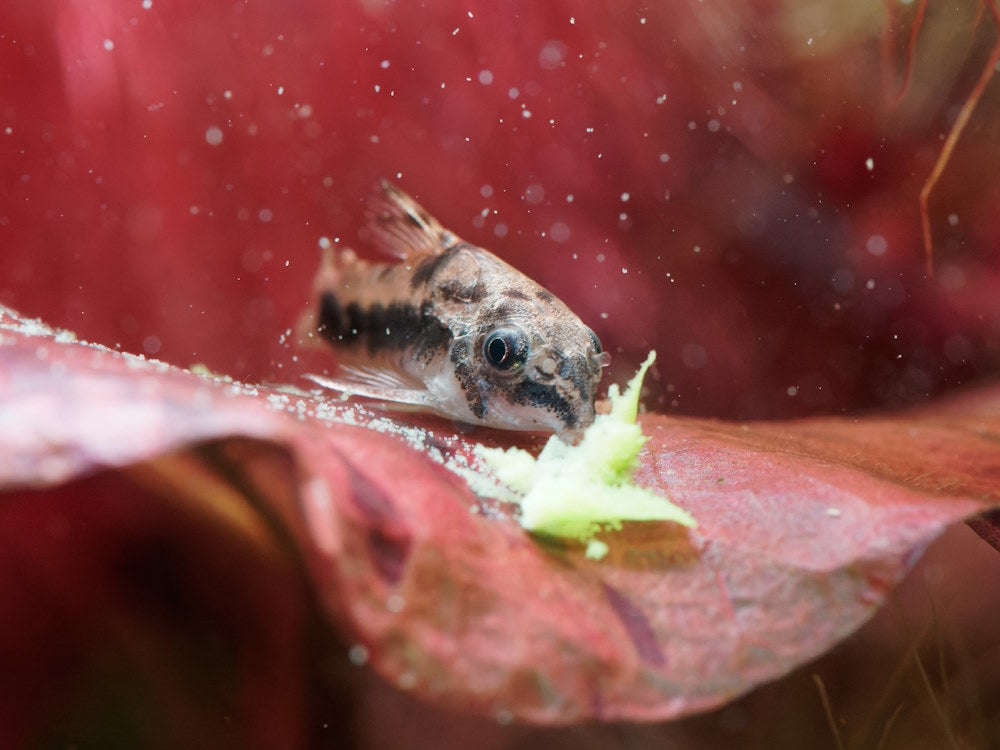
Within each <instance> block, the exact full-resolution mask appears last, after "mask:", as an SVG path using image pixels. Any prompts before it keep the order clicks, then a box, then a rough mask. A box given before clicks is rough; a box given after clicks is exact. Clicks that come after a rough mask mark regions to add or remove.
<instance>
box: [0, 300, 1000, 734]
mask: <svg viewBox="0 0 1000 750" xmlns="http://www.w3.org/2000/svg"><path fill="white" fill-rule="evenodd" d="M0 362H2V363H3V370H2V372H3V381H2V384H0V409H2V410H0V413H2V414H3V418H2V421H0V425H2V430H0V447H2V451H0V455H2V459H0V482H2V486H3V487H5V488H7V489H8V491H9V490H10V489H12V488H16V487H18V486H21V487H24V486H35V487H38V486H58V485H61V484H64V483H66V482H68V481H70V480H73V479H74V478H76V477H79V476H81V475H83V474H87V473H92V472H94V471H95V470H99V469H121V470H128V469H129V467H133V466H134V465H136V464H138V465H140V466H141V465H144V464H146V463H148V462H150V461H153V466H156V463H155V459H157V458H158V457H161V456H164V455H165V454H169V453H174V452H176V451H177V450H178V449H180V448H184V447H187V448H194V447H195V446H196V445H199V444H206V443H209V442H211V441H219V440H223V441H226V442H223V443H221V444H219V445H221V446H222V450H223V452H224V453H227V454H228V455H229V463H228V465H229V466H230V470H231V471H232V470H236V471H238V472H240V473H241V476H242V477H243V480H241V483H242V484H243V485H244V486H250V487H256V490H255V491H254V492H250V493H248V496H256V497H258V502H260V503H261V504H262V505H263V506H264V507H265V508H267V509H269V511H271V512H273V513H275V514H276V518H280V522H278V526H279V527H280V528H281V529H283V530H285V532H287V533H290V534H291V538H292V539H293V540H294V543H293V544H294V546H295V547H296V548H297V549H299V550H300V552H301V554H302V555H303V556H304V558H305V560H306V563H307V567H308V569H309V575H310V578H311V580H312V582H313V583H312V585H313V586H315V588H316V591H317V594H318V596H319V598H320V600H321V601H322V603H323V605H324V607H325V610H326V612H327V613H328V615H329V616H330V617H331V618H332V620H333V622H334V623H335V625H336V627H337V628H338V629H339V631H340V632H341V633H342V635H343V636H344V637H345V638H346V639H347V641H348V642H349V643H354V644H356V645H355V649H357V648H358V647H362V648H363V649H364V651H363V653H366V654H367V657H368V658H369V659H370V660H371V662H372V664H373V665H374V666H375V668H376V669H377V670H378V671H379V672H381V673H382V674H383V675H385V676H386V677H387V678H388V679H389V680H390V681H391V682H393V683H395V684H397V685H399V686H401V687H403V688H404V689H406V690H409V691H413V692H414V693H415V694H417V695H419V696H422V697H424V698H426V699H431V700H433V701H436V702H439V703H442V704H444V705H447V706H450V707H452V708H460V709H464V710H470V711H473V712H476V713H487V714H499V715H501V716H504V715H509V716H511V717H516V718H518V719H524V720H530V721H535V722H547V723H561V722H568V721H575V720H580V719H587V718H602V719H608V718H628V719H656V718H668V717H675V716H680V715H684V714H688V713H692V712H695V711H700V710H705V709H708V708H710V707H713V706H716V705H719V704H720V703H722V702H724V701H726V700H727V699H729V698H731V697H733V696H735V695H737V694H740V693H742V692H745V691H746V690H748V689H749V688H751V687H753V686H754V685H757V684H759V683H760V682H763V681H766V680H770V679H773V678H775V677H777V676H779V675H781V674H783V673H785V672H787V671H788V670H790V669H792V668H793V667H795V666H796V665H798V664H800V663H802V662H804V661H806V660H808V659H811V658H813V657H814V656H816V655H818V654H820V653H822V652H823V651H825V650H827V649H829V648H830V647H831V646H832V645H834V644H835V643H837V642H838V641H839V640H841V639H842V638H844V637H845V636H846V635H847V634H849V633H850V632H852V631H853V630H854V629H856V628H857V627H858V626H859V625H860V624H861V623H862V622H864V621H865V620H866V619H867V618H868V617H869V616H870V615H871V614H872V613H873V612H874V610H875V609H876V608H877V607H878V606H879V605H880V603H881V602H882V601H883V600H884V599H885V597H886V595H887V593H888V592H889V590H890V589H891V587H892V586H893V585H894V584H895V583H897V582H898V581H899V580H900V578H901V577H902V576H903V575H904V574H905V573H906V572H907V570H908V569H909V568H910V567H911V566H912V564H913V563H914V561H915V560H916V559H917V558H918V557H919V555H920V553H921V551H922V550H923V549H924V547H925V546H926V545H927V544H928V543H929V542H930V541H931V540H932V539H934V538H935V537H936V536H937V535H938V534H940V533H941V532H942V530H943V529H944V528H945V527H946V526H947V525H949V524H952V523H955V522H956V521H959V520H961V519H963V518H966V517H968V516H970V515H973V514H976V513H979V512H981V511H982V510H984V509H986V508H989V507H991V506H992V505H995V504H997V503H998V501H1000V493H998V490H997V476H998V475H1000V452H998V451H997V450H996V444H995V441H996V439H997V437H998V434H1000V393H998V392H996V391H992V392H984V393H981V394H979V395H978V396H977V397H976V398H975V400H974V408H968V407H962V406H952V407H948V406H944V407H941V408H937V409H933V410H926V411H924V412H920V413H915V414H910V415H903V416H900V417H896V418H871V419H854V420H846V419H816V420H809V421H803V422H798V423H749V424H732V423H721V422H714V421H704V420H694V419H685V418H665V417H659V416H649V417H646V418H644V420H643V425H644V429H645V430H646V431H647V432H648V433H649V434H650V435H651V439H650V442H649V444H648V446H647V448H646V449H644V453H643V461H642V468H641V470H640V472H639V481H640V482H642V483H645V484H649V485H651V486H655V487H657V488H659V489H660V490H661V491H663V492H665V493H668V494H669V495H670V496H671V497H672V498H673V499H674V500H675V501H676V502H678V503H679V504H680V505H682V506H683V507H685V508H686V509H688V510H689V511H690V512H691V513H693V514H694V516H695V517H696V518H697V520H698V523H699V526H698V529H697V530H696V531H692V532H688V531H686V530H683V529H680V528H678V527H674V526H671V525H669V524H633V525H629V526H627V527H626V528H625V530H623V531H622V532H620V533H611V534H608V535H607V536H606V540H607V541H608V542H609V543H610V545H611V553H610V554H609V556H608V557H607V558H606V559H605V560H602V561H600V562H594V561H589V560H586V559H585V558H584V556H583V550H582V548H581V547H579V546H575V545H559V544H553V543H544V542H541V541H539V540H536V539H533V538H532V537H530V536H529V535H527V534H526V533H525V532H524V531H523V530H522V529H521V528H520V527H519V526H518V525H517V523H516V521H515V520H514V519H513V518H511V516H510V514H509V512H507V511H506V510H504V509H503V508H497V507H496V506H495V504H491V503H485V502H483V501H481V500H479V499H477V498H476V497H475V496H474V495H472V494H471V493H470V491H469V490H468V489H467V487H466V486H465V485H464V483H463V482H462V481H461V480H460V479H458V478H457V477H456V476H454V475H453V474H451V473H449V472H448V471H446V470H445V469H444V468H442V467H441V466H440V465H437V464H436V463H435V462H433V461H432V460H430V459H429V457H428V455H426V452H427V451H431V450H436V451H437V452H438V453H440V452H442V451H444V452H446V453H447V454H448V455H449V456H450V460H451V461H452V462H455V461H456V459H457V457H460V456H462V455H466V456H467V455H468V451H469V446H468V444H467V443H466V442H465V440H464V439H463V438H461V437H459V436H457V435H449V434H448V433H447V432H446V431H443V430H442V429H441V425H440V424H439V425H437V426H436V429H435V430H434V431H421V430H410V431H409V434H410V435H411V436H416V438H415V439H416V441H417V442H420V441H423V443H424V446H425V450H424V451H419V450H414V449H413V448H412V447H410V446H407V445H405V444H404V443H403V441H402V440H401V439H400V437H399V436H394V435H385V434H380V432H379V431H378V430H377V429H374V427H375V426H379V427H380V428H381V429H382V430H385V429H387V428H389V426H391V424H392V423H391V422H390V421H389V420H387V419H385V418H377V419H373V420H372V422H371V424H370V425H369V427H367V428H366V427H361V426H355V425H348V424H344V423H343V421H342V420H344V419H345V418H347V414H348V413H349V411H350V409H349V408H348V407H345V406H341V407H338V408H331V407H329V405H327V404H324V403H323V402H322V401H316V400H315V399H313V398H312V397H309V396H307V395H305V394H299V395H292V394H290V393H288V392H283V391H280V390H274V389H267V388H259V387H254V388H248V387H241V386H237V385H234V384H226V383H224V382H218V381H213V380H211V379H208V378H205V377H201V376H197V375H193V374H191V373H187V372H183V371H179V370H177V369H174V368H166V367H164V366H162V365H159V364H156V363H151V362H146V361H142V360H139V359H137V358H133V357H129V356H125V355H121V354H119V353H116V352H112V351H109V350H106V349H102V348H100V347H96V346H93V345H87V344H81V343H77V342H73V341H71V340H68V337H66V336H65V335H64V336H61V337H60V336H55V337H53V336H51V335H49V334H47V333H46V332H45V331H44V330H42V329H40V328H39V327H38V326H33V325H31V324H26V323H24V322H23V321H19V320H18V319H17V318H16V317H13V316H12V314H11V313H9V312H8V313H6V314H5V317H4V318H3V336H2V346H0ZM285 402H289V403H285ZM397 432H398V433H399V435H403V434H404V433H406V432H407V431H406V430H404V429H403V428H402V427H400V428H398V430H397ZM237 438H240V439H244V438H252V439H255V440H262V441H267V442H269V443H274V444H276V445H277V446H279V447H282V448H284V449H285V450H287V451H288V452H289V453H290V456H291V459H292V462H293V465H294V466H295V467H296V468H295V470H294V471H292V472H291V474H288V473H287V472H286V473H285V474H284V475H283V476H284V477H285V478H284V480H283V481H284V485H283V486H284V489H281V487H282V485H281V483H280V482H279V483H277V486H271V487H269V483H271V484H274V477H273V476H272V477H271V479H270V480H269V479H268V478H267V477H268V476H269V472H268V471H266V470H265V469H266V465H262V464H261V463H260V460H259V455H258V454H259V451H246V450H242V451H241V449H240V448H239V443H238V442H233V441H234V440H235V439H237ZM431 443H433V447H432V446H431ZM227 446H228V447H227ZM217 465H222V463H217ZM137 475H141V472H139V473H138V474H137V473H136V471H135V470H133V471H132V476H133V477H134V476H137ZM164 476H166V477H170V476H171V472H170V471H169V470H167V471H165V472H164ZM181 476H191V470H190V467H185V468H183V471H181ZM289 477H294V479H290V478H289ZM289 483H291V486H289ZM161 484H162V485H163V491H164V492H165V493H166V494H167V495H169V494H171V488H170V486H169V483H168V482H162V483H161ZM174 494H178V493H177V492H176V490H174ZM208 496H211V493H205V497H208ZM80 502H87V499H86V497H81V498H80ZM216 505H218V503H216ZM211 509H212V508H211V506H210V504H208V503H206V507H205V508H203V509H202V510H203V512H204V511H206V510H211ZM225 517H226V516H224V518H225ZM228 519H229V520H228V522H229V523H230V524H234V525H235V526H237V527H238V528H242V527H243V526H245V525H246V524H242V525H241V524H240V523H238V522H237V521H234V520H233V517H232V516H231V515H230V516H228ZM279 536H280V535H279ZM8 625H9V623H8Z"/></svg>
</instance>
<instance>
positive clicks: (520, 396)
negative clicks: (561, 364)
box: [508, 378, 579, 427]
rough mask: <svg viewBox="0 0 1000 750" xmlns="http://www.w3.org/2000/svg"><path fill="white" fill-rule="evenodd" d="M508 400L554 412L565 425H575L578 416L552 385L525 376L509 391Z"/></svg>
mask: <svg viewBox="0 0 1000 750" xmlns="http://www.w3.org/2000/svg"><path fill="white" fill-rule="evenodd" d="M508 394H509V395H510V400H511V401H513V402H514V403H515V404H524V405H525V406H531V407H535V408H538V409H545V410H546V411H550V412H552V413H553V414H555V415H556V416H557V417H558V418H559V421H560V422H562V423H563V424H564V425H566V426H567V427H575V426H576V424H577V422H579V418H578V417H577V415H576V412H574V411H573V406H572V405H571V404H570V402H569V401H567V400H566V399H565V398H563V396H562V395H560V393H559V390H558V389H557V388H556V387H555V386H554V385H544V384H543V383H538V382H536V381H534V380H528V379H527V378H526V379H524V380H522V381H520V382H519V383H517V384H515V385H514V386H513V387H512V388H511V389H510V390H509V391H508Z"/></svg>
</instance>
